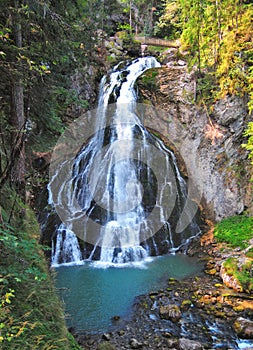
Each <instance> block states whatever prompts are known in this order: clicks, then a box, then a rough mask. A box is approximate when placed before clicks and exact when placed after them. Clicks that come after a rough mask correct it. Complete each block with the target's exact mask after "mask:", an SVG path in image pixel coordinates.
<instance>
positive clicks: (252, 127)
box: [242, 122, 253, 165]
mask: <svg viewBox="0 0 253 350" xmlns="http://www.w3.org/2000/svg"><path fill="white" fill-rule="evenodd" d="M244 136H247V137H248V142H247V143H246V144H242V147H244V148H246V149H247V150H248V151H249V158H250V159H252V161H251V164H252V165H253V122H250V123H249V124H248V128H247V130H246V131H245V133H244Z"/></svg>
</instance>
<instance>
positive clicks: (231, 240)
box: [214, 215, 253, 248]
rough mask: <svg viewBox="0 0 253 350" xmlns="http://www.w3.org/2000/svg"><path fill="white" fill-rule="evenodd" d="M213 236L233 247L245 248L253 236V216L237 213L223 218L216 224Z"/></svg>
mask: <svg viewBox="0 0 253 350" xmlns="http://www.w3.org/2000/svg"><path fill="white" fill-rule="evenodd" d="M214 236H215V237H216V239H217V240H218V241H219V242H226V243H228V244H229V245H231V247H233V248H235V247H240V248H246V247H247V246H248V241H249V240H250V239H252V238H253V217H248V216H245V215H237V216H232V217H229V218H227V219H224V220H222V221H221V222H219V223H218V224H217V225H216V227H215V230H214Z"/></svg>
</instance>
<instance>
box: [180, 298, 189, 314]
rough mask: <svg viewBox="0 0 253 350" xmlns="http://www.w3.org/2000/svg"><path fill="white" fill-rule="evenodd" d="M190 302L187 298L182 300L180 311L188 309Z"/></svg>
mask: <svg viewBox="0 0 253 350" xmlns="http://www.w3.org/2000/svg"><path fill="white" fill-rule="evenodd" d="M191 304H192V302H191V300H188V299H187V300H183V301H182V303H181V310H182V311H186V310H188V309H189V308H190V307H191Z"/></svg>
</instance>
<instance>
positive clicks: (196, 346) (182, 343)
mask: <svg viewBox="0 0 253 350" xmlns="http://www.w3.org/2000/svg"><path fill="white" fill-rule="evenodd" d="M178 346H179V349H180V350H186V349H187V350H202V349H203V346H202V345H201V343H199V342H198V341H195V340H190V339H186V338H181V339H179V341H178Z"/></svg>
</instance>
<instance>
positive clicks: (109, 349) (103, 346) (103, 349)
mask: <svg viewBox="0 0 253 350" xmlns="http://www.w3.org/2000/svg"><path fill="white" fill-rule="evenodd" d="M98 350H116V348H115V346H114V345H113V344H111V343H108V342H102V343H100V344H99V345H98Z"/></svg>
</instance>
